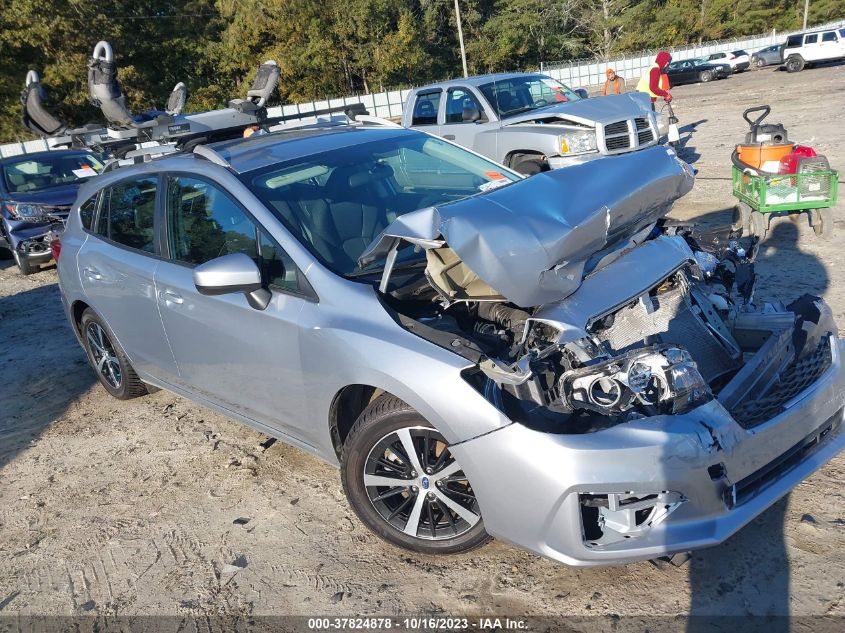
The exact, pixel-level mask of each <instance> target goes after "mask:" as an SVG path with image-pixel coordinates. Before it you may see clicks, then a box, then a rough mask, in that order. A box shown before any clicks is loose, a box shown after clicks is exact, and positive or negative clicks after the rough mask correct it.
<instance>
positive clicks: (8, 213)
mask: <svg viewBox="0 0 845 633" xmlns="http://www.w3.org/2000/svg"><path fill="white" fill-rule="evenodd" d="M102 168H103V163H102V162H100V160H99V159H98V158H97V157H96V156H95V155H94V154H92V153H91V152H88V151H82V150H57V151H52V152H37V153H34V154H23V155H20V156H12V157H9V158H3V159H0V247H3V246H5V247H7V248H8V249H9V250H10V251H12V256H13V257H14V258H15V263H16V264H17V265H18V268H19V269H20V271H21V273H23V274H24V275H28V274H30V273H34V272H36V271H38V270H39V269H40V267H41V266H42V265H44V264H48V263H50V261H51V260H52V259H53V255H52V252H51V250H50V241H51V235H53V234H55V233H58V232H61V230H62V229H63V228H64V221H65V218H66V217H67V214H68V212H69V211H70V206H71V205H72V204H73V201H74V200H75V199H76V191H77V189H78V188H79V185H80V184H82V183H83V182H85V180H87V179H88V178H90V177H92V176H96V175H97V174H98V173H99V172H100V171H101V170H102Z"/></svg>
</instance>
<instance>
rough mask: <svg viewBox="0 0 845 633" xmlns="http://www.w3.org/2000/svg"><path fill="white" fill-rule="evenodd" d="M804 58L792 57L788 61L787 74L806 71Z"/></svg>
mask: <svg viewBox="0 0 845 633" xmlns="http://www.w3.org/2000/svg"><path fill="white" fill-rule="evenodd" d="M804 65H805V64H804V58H803V57H801V56H799V55H792V56H791V57H790V58H789V59H787V60H786V72H788V73H798V72H801V71H802V70H804Z"/></svg>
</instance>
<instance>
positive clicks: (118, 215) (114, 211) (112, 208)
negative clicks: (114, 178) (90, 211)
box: [96, 176, 158, 253]
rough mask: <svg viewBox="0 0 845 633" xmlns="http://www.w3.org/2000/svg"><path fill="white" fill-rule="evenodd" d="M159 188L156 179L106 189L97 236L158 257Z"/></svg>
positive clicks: (141, 179)
mask: <svg viewBox="0 0 845 633" xmlns="http://www.w3.org/2000/svg"><path fill="white" fill-rule="evenodd" d="M157 185H158V179H157V178H156V177H154V176H153V177H149V178H139V179H133V180H124V181H123V182H119V183H117V184H116V185H113V186H111V187H109V188H108V189H105V190H104V191H103V194H102V196H103V203H102V210H101V211H100V218H99V221H98V222H97V228H96V232H97V233H98V234H100V235H102V236H104V237H107V238H108V239H110V240H111V241H113V242H116V243H118V244H121V245H123V246H128V247H129V248H134V249H137V250H139V251H144V252H146V253H154V252H155V206H156V187H157Z"/></svg>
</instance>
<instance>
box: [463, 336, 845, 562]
mask: <svg viewBox="0 0 845 633" xmlns="http://www.w3.org/2000/svg"><path fill="white" fill-rule="evenodd" d="M831 340H832V344H831V346H830V356H831V358H830V364H829V366H828V367H827V369H826V370H825V372H824V373H823V374H822V375H821V376H820V377H819V378H818V379H817V380H815V381H814V382H813V384H812V385H810V386H809V387H807V388H806V389H804V390H803V391H802V392H801V393H800V394H799V395H798V396H796V397H793V398H792V399H790V400H789V402H787V403H786V404H785V405H784V407H783V409H782V412H780V413H779V414H777V415H774V416H772V417H770V418H768V419H767V420H765V421H762V422H759V423H756V424H755V425H754V426H753V427H750V428H747V427H748V425H747V424H746V425H745V427H746V428H744V427H743V426H741V425H740V424H739V423H738V422H737V421H736V420H734V418H733V417H732V416H731V414H730V413H729V412H728V411H727V410H726V409H725V408H724V406H722V404H721V403H720V402H719V401H718V400H713V401H711V402H708V403H707V404H704V405H702V406H700V407H697V408H695V409H693V410H691V411H689V412H687V413H685V414H683V415H663V416H655V417H650V418H642V419H639V420H635V421H632V422H629V423H626V424H620V425H617V426H614V427H612V428H608V429H605V430H602V431H598V432H595V433H588V434H582V435H555V434H549V433H544V432H539V431H534V430H531V429H529V428H527V427H525V426H523V425H521V424H511V425H510V426H508V427H505V428H503V429H500V430H498V431H495V432H492V433H489V434H487V435H484V436H481V437H478V438H475V439H472V440H469V441H466V442H462V443H460V444H457V445H454V446H453V447H452V449H451V450H452V452H453V454H454V455H455V457H456V459H457V460H458V461H459V462H460V463H461V465H462V466H463V468H464V471H465V472H466V473H467V475H468V477H469V478H470V480H471V481H472V482H473V489H474V492H475V494H476V496H477V498H478V500H479V503H480V505H481V510H482V513H483V516H484V524H485V528H486V529H487V531H488V532H489V533H490V534H492V535H494V536H496V537H498V538H501V539H502V540H505V541H509V542H512V543H514V544H516V545H518V546H520V547H524V548H526V549H529V550H532V551H534V552H536V553H538V554H541V555H543V556H546V557H548V558H551V559H554V560H558V561H561V562H564V563H567V564H570V565H610V564H618V563H624V562H629V561H636V560H644V559H651V558H656V557H659V556H664V555H667V554H671V553H674V552H679V551H688V550H692V549H696V548H701V547H707V546H711V545H716V544H718V543H721V542H722V541H724V540H725V539H727V538H728V537H729V536H731V535H732V534H733V533H735V532H736V531H738V530H739V529H740V528H742V527H743V526H744V525H746V524H747V523H748V522H750V521H751V520H752V519H753V518H754V517H756V516H757V515H759V514H760V513H761V512H763V511H764V510H765V509H766V508H768V507H769V506H771V505H772V504H773V503H775V502H776V501H777V500H778V499H780V498H781V497H783V496H784V495H786V494H787V493H789V492H790V491H791V490H792V489H793V488H794V487H795V486H796V485H797V484H798V483H800V482H801V481H802V480H803V479H805V478H807V477H808V476H809V475H811V474H812V473H813V472H815V471H816V470H817V469H819V468H821V467H822V466H824V465H825V464H826V463H827V462H828V461H829V460H830V459H832V458H833V457H834V456H835V455H836V454H837V453H839V452H840V451H842V450H843V449H845V433H843V431H842V418H843V406H844V405H845V375H843V369H842V363H841V355H842V351H843V349H845V346H843V342H842V341H839V340H838V339H836V338H835V337H831Z"/></svg>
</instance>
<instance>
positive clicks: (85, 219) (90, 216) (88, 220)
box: [79, 196, 97, 231]
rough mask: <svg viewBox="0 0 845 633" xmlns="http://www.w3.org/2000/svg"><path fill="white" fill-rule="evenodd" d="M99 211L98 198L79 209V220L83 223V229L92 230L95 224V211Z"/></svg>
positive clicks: (89, 200)
mask: <svg viewBox="0 0 845 633" xmlns="http://www.w3.org/2000/svg"><path fill="white" fill-rule="evenodd" d="M96 209H97V196H94V197H92V198H89V199H88V200H86V201H85V202H83V203H82V205H80V207H79V219H80V220H81V221H82V227H83V228H84V229H86V230H88V231H90V230H91V224H92V223H93V222H94V211H95V210H96Z"/></svg>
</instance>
